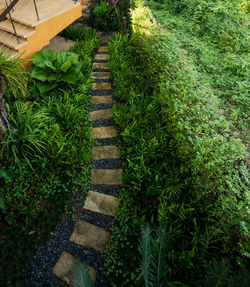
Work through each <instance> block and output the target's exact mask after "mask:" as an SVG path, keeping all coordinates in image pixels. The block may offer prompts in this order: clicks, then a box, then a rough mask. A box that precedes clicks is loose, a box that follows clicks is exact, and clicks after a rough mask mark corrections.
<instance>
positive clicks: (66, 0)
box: [11, 0, 81, 27]
mask: <svg viewBox="0 0 250 287" xmlns="http://www.w3.org/2000/svg"><path fill="white" fill-rule="evenodd" d="M36 5H37V10H38V15H39V20H37V16H36V12H35V8H34V3H33V1H30V0H23V1H21V2H18V3H17V4H16V9H15V11H14V12H12V13H11V16H12V18H13V20H15V21H16V22H20V23H22V24H26V25H28V26H31V27H35V26H37V25H39V24H41V23H43V22H46V21H48V20H49V19H52V18H54V17H56V16H58V15H60V14H62V13H64V12H66V11H68V10H70V9H72V8H74V7H77V6H80V5H81V4H80V3H75V2H74V1H72V0H53V1H46V0H36ZM23 7H25V9H24V8H23Z"/></svg>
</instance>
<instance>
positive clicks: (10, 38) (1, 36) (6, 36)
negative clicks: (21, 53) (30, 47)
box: [0, 30, 28, 51]
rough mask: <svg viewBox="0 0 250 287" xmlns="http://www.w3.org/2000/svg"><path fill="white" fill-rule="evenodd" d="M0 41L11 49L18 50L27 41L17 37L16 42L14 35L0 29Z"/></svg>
mask: <svg viewBox="0 0 250 287" xmlns="http://www.w3.org/2000/svg"><path fill="white" fill-rule="evenodd" d="M0 43H2V44H4V45H5V46H8V47H10V48H12V49H13V50H16V51H18V50H19V49H20V48H22V47H23V46H25V45H26V44H27V43H28V42H27V41H26V40H23V39H21V38H19V43H18V42H17V38H16V36H14V35H12V34H10V33H8V32H5V31H2V30H0Z"/></svg>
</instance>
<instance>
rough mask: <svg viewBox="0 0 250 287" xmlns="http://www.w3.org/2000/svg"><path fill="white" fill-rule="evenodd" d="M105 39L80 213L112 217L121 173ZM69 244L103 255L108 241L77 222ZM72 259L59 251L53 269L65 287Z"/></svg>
mask: <svg viewBox="0 0 250 287" xmlns="http://www.w3.org/2000/svg"><path fill="white" fill-rule="evenodd" d="M108 41H109V36H105V37H102V39H101V47H100V48H99V49H98V51H97V53H96V55H95V58H94V62H93V73H92V80H93V83H92V94H93V96H92V104H93V106H92V108H93V111H91V112H90V120H91V121H92V122H93V129H92V138H93V139H95V140H96V141H97V143H98V144H99V145H96V146H94V147H93V150H92V155H91V159H92V164H93V168H92V171H91V189H90V190H89V191H88V194H87V197H86V201H85V203H84V207H83V208H84V210H87V211H88V212H89V213H94V214H100V215H102V216H108V217H113V218H114V216H115V215H116V211H117V208H118V207H119V199H118V197H116V196H114V195H115V191H117V189H119V188H120V187H121V186H122V170H121V162H120V159H119V158H120V149H119V147H118V146H116V145H114V143H109V142H108V140H110V139H111V141H114V140H115V138H116V130H115V127H114V126H113V124H112V120H111V118H112V88H111V83H110V81H109V75H110V74H109V71H108V70H109V69H108V66H107V63H106V62H107V58H108V47H107V42H108ZM69 240H70V242H72V243H73V244H75V245H79V246H81V247H87V248H90V249H92V250H93V251H94V252H98V253H100V254H101V253H103V251H104V249H105V246H106V245H107V244H108V242H109V240H110V231H108V230H106V229H105V228H104V227H102V226H99V225H96V224H93V223H90V222H89V221H87V220H84V219H81V218H80V219H78V220H77V221H76V224H75V228H74V230H73V233H72V234H71V236H70V238H69ZM75 261H76V257H75V256H73V255H72V254H70V253H69V252H67V251H66V250H63V252H62V254H61V256H60V258H59V259H58V261H57V262H56V264H55V266H54V268H53V274H54V275H55V276H56V277H57V278H59V279H60V280H61V281H63V282H65V283H66V284H67V285H69V286H72V284H71V279H70V278H71V274H72V268H73V265H74V262H75ZM88 270H89V273H90V276H91V279H92V281H93V282H95V280H96V277H97V273H98V270H96V269H95V268H93V266H91V265H89V267H88Z"/></svg>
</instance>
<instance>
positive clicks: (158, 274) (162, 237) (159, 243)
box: [152, 227, 168, 287]
mask: <svg viewBox="0 0 250 287" xmlns="http://www.w3.org/2000/svg"><path fill="white" fill-rule="evenodd" d="M152 246H153V252H152V264H153V269H154V282H155V283H154V286H157V287H162V286H166V282H164V281H163V278H164V273H165V270H166V252H167V248H168V242H167V233H166V230H164V229H162V228H160V227H159V228H158V230H157V237H156V239H154V240H153V244H152Z"/></svg>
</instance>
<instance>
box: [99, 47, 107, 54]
mask: <svg viewBox="0 0 250 287" xmlns="http://www.w3.org/2000/svg"><path fill="white" fill-rule="evenodd" d="M108 49H109V48H108V47H107V46H102V47H100V48H99V49H98V50H97V53H101V52H108Z"/></svg>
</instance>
